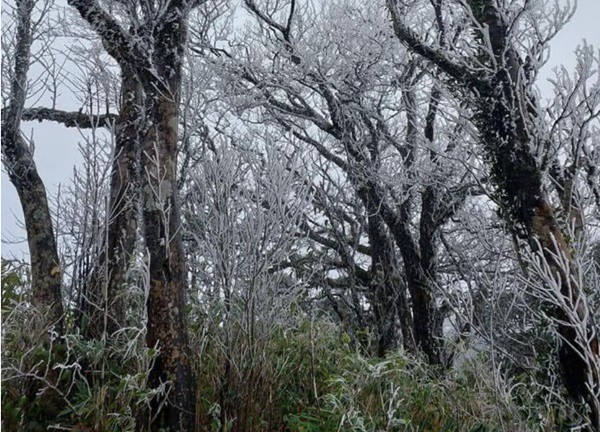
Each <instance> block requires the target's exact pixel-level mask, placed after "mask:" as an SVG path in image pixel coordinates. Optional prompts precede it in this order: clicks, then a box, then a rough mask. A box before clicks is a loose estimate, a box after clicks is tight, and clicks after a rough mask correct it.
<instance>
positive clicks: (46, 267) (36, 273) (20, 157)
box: [2, 0, 63, 334]
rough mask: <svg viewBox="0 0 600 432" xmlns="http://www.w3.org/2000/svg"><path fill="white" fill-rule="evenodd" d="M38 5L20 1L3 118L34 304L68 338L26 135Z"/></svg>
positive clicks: (52, 245)
mask: <svg viewBox="0 0 600 432" xmlns="http://www.w3.org/2000/svg"><path fill="white" fill-rule="evenodd" d="M34 5H35V1H34V0H17V2H16V9H17V20H18V22H17V33H16V47H15V54H14V59H15V65H14V75H13V80H12V82H11V89H10V91H11V93H10V105H9V107H8V108H7V109H6V110H5V112H3V114H5V115H3V116H2V153H3V155H4V165H5V167H6V170H7V172H8V176H9V178H10V181H11V183H12V184H13V185H14V186H15V188H16V189H17V193H18V194H19V199H20V202H21V207H22V208H23V215H24V217H25V227H26V230H27V242H28V245H29V255H30V260H31V276H32V290H33V298H32V302H33V304H34V305H35V306H36V307H38V308H39V309H40V310H43V311H45V312H47V313H48V320H49V322H50V323H52V324H53V325H54V329H55V330H56V331H57V332H58V333H59V334H60V333H62V317H63V306H62V297H61V291H60V290H61V268H60V260H59V258H58V251H57V247H56V238H55V237H54V229H53V227H52V217H51V215H50V209H49V206H48V199H47V197H46V189H45V187H44V183H43V182H42V179H41V178H40V176H39V174H38V171H37V168H36V165H35V162H34V160H33V152H32V149H31V148H30V147H29V146H28V145H27V143H26V142H25V140H24V138H23V137H22V135H21V129H20V128H21V113H22V112H23V108H24V105H25V99H26V94H27V74H28V71H29V60H30V49H31V43H32V30H31V12H32V10H33V7H34Z"/></svg>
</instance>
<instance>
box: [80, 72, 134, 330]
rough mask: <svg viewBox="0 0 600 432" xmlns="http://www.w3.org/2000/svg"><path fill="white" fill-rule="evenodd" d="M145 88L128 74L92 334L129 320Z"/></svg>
mask: <svg viewBox="0 0 600 432" xmlns="http://www.w3.org/2000/svg"><path fill="white" fill-rule="evenodd" d="M142 106H143V95H142V88H141V85H140V83H139V80H138V79H137V77H136V75H135V73H134V71H132V70H128V71H125V72H123V73H122V81H121V107H120V111H119V116H118V118H117V120H116V124H115V127H116V137H115V151H114V155H113V161H112V168H111V181H110V201H109V207H108V213H107V215H106V231H105V233H106V237H105V238H104V239H103V245H102V249H101V252H100V256H99V260H98V263H97V265H96V266H95V267H94V268H93V270H92V274H91V275H90V280H89V282H88V283H87V284H86V293H85V299H84V300H83V305H82V309H83V315H84V316H85V318H86V319H87V320H88V324H87V325H86V326H85V328H84V332H85V334H86V335H87V336H88V337H91V338H99V337H101V335H102V334H104V333H105V332H106V334H108V335H111V334H113V333H114V332H115V331H117V330H118V329H119V328H121V327H122V326H123V325H124V324H125V300H126V298H125V297H126V296H125V292H124V290H125V289H126V286H125V284H126V282H127V269H128V266H129V262H130V260H131V259H132V256H133V253H134V250H135V245H136V242H137V238H138V233H137V226H138V212H137V206H136V200H137V196H138V193H139V182H140V179H139V172H138V171H139V164H140V144H139V138H140V136H139V133H140V127H141V118H142V117H141V116H142Z"/></svg>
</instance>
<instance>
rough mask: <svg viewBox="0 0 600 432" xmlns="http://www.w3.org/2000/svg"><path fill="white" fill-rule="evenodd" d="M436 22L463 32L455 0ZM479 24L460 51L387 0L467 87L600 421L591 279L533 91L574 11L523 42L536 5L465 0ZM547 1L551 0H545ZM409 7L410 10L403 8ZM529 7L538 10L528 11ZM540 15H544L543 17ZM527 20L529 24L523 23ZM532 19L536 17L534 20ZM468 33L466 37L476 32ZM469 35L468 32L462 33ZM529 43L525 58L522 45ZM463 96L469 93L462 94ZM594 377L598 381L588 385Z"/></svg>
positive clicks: (410, 37) (514, 221)
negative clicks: (547, 182) (556, 202)
mask: <svg viewBox="0 0 600 432" xmlns="http://www.w3.org/2000/svg"><path fill="white" fill-rule="evenodd" d="M432 4H433V9H434V13H435V16H436V19H437V21H436V22H437V30H438V32H440V34H443V35H444V36H443V37H444V38H449V37H451V36H450V34H451V33H454V34H457V35H458V34H459V32H460V30H459V28H458V27H457V26H455V25H453V23H452V22H448V20H445V19H444V14H443V10H444V8H445V7H449V5H444V4H443V3H442V2H433V3H432ZM457 5H458V6H459V7H460V8H461V10H462V13H463V14H464V17H465V19H466V20H467V22H468V23H469V26H470V27H471V29H472V30H471V33H470V34H469V35H472V43H471V44H467V43H464V44H462V43H461V42H456V41H455V42H456V46H458V47H460V49H457V50H449V49H444V45H443V44H441V43H438V44H432V43H428V42H426V41H424V40H423V39H421V37H420V36H419V35H418V33H415V32H414V31H413V30H412V29H411V28H410V27H409V26H408V25H407V24H406V21H405V17H406V16H407V15H408V14H407V8H406V7H405V5H404V4H403V2H399V1H392V0H390V1H388V6H389V9H390V11H391V14H392V19H393V26H394V31H395V33H396V36H397V37H398V39H399V40H401V41H402V43H403V44H405V45H406V46H407V47H408V49H409V50H411V51H412V52H414V53H416V54H418V55H420V56H422V57H423V58H425V59H426V60H427V61H429V62H431V63H432V64H434V65H435V66H436V67H437V68H438V69H439V70H440V71H441V72H442V73H443V74H444V78H443V79H444V80H445V81H446V82H447V83H448V84H450V86H451V88H453V89H457V85H458V86H460V88H461V89H462V90H461V91H462V97H463V98H464V99H465V101H468V103H469V104H470V107H471V109H472V110H473V115H474V124H475V125H476V127H477V129H478V131H479V135H480V138H481V143H482V145H483V147H484V149H485V151H486V157H487V162H488V164H489V166H490V170H491V175H492V179H493V181H494V182H495V184H496V186H497V187H498V194H499V201H500V203H501V205H502V210H503V212H504V216H505V218H506V220H507V221H509V222H510V224H511V227H512V229H513V230H514V232H515V233H517V235H518V236H520V237H523V238H524V239H526V241H527V242H528V243H529V246H530V247H531V248H532V249H533V250H534V251H539V253H540V254H541V255H542V256H543V260H544V262H546V263H547V265H548V266H549V268H548V270H547V271H546V272H544V274H543V275H540V276H543V277H546V278H547V285H546V286H547V289H548V291H547V293H548V296H549V297H553V287H554V286H556V285H558V286H559V287H560V295H561V296H562V299H563V300H564V302H563V301H561V302H559V303H560V306H559V307H557V308H556V309H555V311H554V313H553V318H554V319H555V322H556V325H557V327H558V332H559V334H560V336H561V338H562V340H563V346H562V348H561V351H560V355H559V360H560V363H561V364H562V366H563V369H564V371H565V373H566V374H567V375H566V376H565V377H566V385H567V388H568V389H569V391H570V392H571V394H572V395H573V397H575V398H579V397H583V398H585V399H586V401H587V404H588V407H589V408H590V410H591V415H590V420H591V423H592V424H593V426H594V428H595V429H596V430H598V428H600V413H599V412H598V401H597V397H596V396H595V390H594V389H595V388H597V387H598V379H599V377H598V376H597V373H596V374H595V373H594V370H593V368H592V369H590V365H593V364H594V363H595V362H597V361H598V359H597V356H596V358H595V359H594V358H589V356H590V350H589V349H587V347H588V346H590V345H591V343H592V341H593V340H595V339H596V338H597V336H596V330H595V329H594V328H593V326H591V325H590V322H589V319H590V318H589V311H588V309H587V302H586V299H585V297H586V295H585V291H584V287H583V286H581V285H580V283H579V279H578V276H577V274H578V273H579V271H580V270H579V269H578V268H577V264H576V262H575V260H574V259H573V255H572V251H571V248H570V247H569V244H568V241H567V238H566V236H565V234H564V232H563V230H561V228H560V226H559V224H558V221H557V219H556V210H555V209H554V208H553V206H552V203H551V202H550V200H549V197H548V194H547V192H546V190H545V188H544V185H543V177H544V173H543V170H544V166H542V165H541V164H540V163H539V162H538V160H537V158H536V156H537V155H536V153H535V150H536V149H538V148H541V147H542V148H543V146H544V143H545V142H546V140H547V126H546V125H545V124H544V122H545V119H544V115H543V113H542V112H541V111H540V109H539V105H538V102H537V98H536V95H535V92H534V90H533V87H532V86H533V83H534V79H535V72H536V70H537V68H538V67H539V65H540V61H541V58H542V57H541V56H542V55H543V49H544V47H545V46H546V44H547V42H548V40H549V39H550V38H551V37H552V36H553V34H554V33H555V32H556V31H558V29H560V27H561V26H562V24H563V23H564V20H565V18H566V17H567V16H568V14H567V13H566V12H563V11H558V13H557V14H556V15H555V16H554V17H553V18H546V22H547V23H548V25H547V26H546V27H545V28H542V27H541V26H540V24H539V22H538V24H537V27H535V28H537V30H539V31H537V32H536V33H535V35H536V37H535V39H534V40H533V41H532V42H530V43H529V46H527V45H525V42H524V41H523V40H521V41H520V42H517V41H518V35H519V32H520V31H522V28H523V27H520V24H521V23H523V24H524V27H525V28H527V26H528V25H532V24H531V21H527V20H528V19H529V18H528V17H532V18H531V19H536V18H533V16H534V13H535V8H534V7H533V6H531V5H529V4H528V2H525V3H524V4H523V5H519V6H516V5H515V7H516V9H512V10H511V9H509V7H508V6H507V5H505V4H504V3H501V2H496V1H493V0H484V1H468V2H457ZM540 7H543V6H540ZM401 8H403V9H401ZM530 14H531V15H530ZM537 19H538V20H539V16H537ZM525 23H526V24H525ZM533 25H534V26H535V25H536V24H533ZM469 35H467V36H466V39H467V40H468V38H469ZM459 40H461V41H462V42H464V40H465V39H460V37H459ZM520 46H523V47H526V48H527V49H528V50H529V53H528V56H527V58H526V59H525V58H523V57H522V55H523V54H522V53H521V52H520V50H519V47H520ZM459 97H461V96H459ZM588 377H592V382H593V383H592V385H591V386H589V385H586V383H587V382H588Z"/></svg>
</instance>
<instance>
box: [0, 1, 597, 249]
mask: <svg viewBox="0 0 600 432" xmlns="http://www.w3.org/2000/svg"><path fill="white" fill-rule="evenodd" d="M559 3H563V4H564V3H566V1H565V0H559ZM578 4H579V6H578V10H577V12H576V14H575V16H574V17H573V19H572V20H571V22H570V23H569V24H567V26H566V27H565V28H564V30H563V31H562V32H561V33H559V34H558V35H557V37H556V38H555V39H554V41H553V42H552V44H551V55H550V60H549V62H548V64H546V66H545V68H544V70H543V73H542V76H541V78H542V81H543V80H545V79H546V78H547V77H548V76H549V75H550V71H551V70H552V68H554V67H556V66H558V65H560V64H564V65H565V66H566V67H567V69H572V67H573V65H574V63H575V56H574V54H573V52H574V50H575V48H576V46H577V45H578V44H580V43H581V41H582V40H583V39H586V40H587V41H588V43H590V44H593V45H594V46H595V48H596V49H600V24H598V19H599V17H600V0H580V1H579V2H578ZM539 84H540V87H541V89H542V91H544V92H548V91H549V90H550V86H549V85H544V83H543V82H540V83H539ZM546 96H549V95H548V94H546ZM58 108H61V109H74V107H64V106H60V107H58ZM23 129H24V131H25V133H26V135H27V136H33V139H34V142H35V161H36V164H37V167H38V170H39V173H40V176H41V177H42V179H43V181H44V183H45V185H46V189H47V191H48V194H49V196H56V194H57V193H58V190H59V185H61V184H62V185H63V187H64V185H66V184H67V183H68V182H69V181H70V178H71V177H72V175H73V168H74V167H75V166H76V165H77V164H79V163H80V162H81V157H80V155H79V153H78V150H77V143H78V141H81V135H80V134H79V132H78V131H77V130H73V129H66V128H64V127H63V126H61V125H58V124H54V123H50V122H45V123H38V122H25V123H23ZM1 182H2V188H1V189H2V197H1V200H2V215H1V221H0V224H1V227H2V248H1V253H2V256H3V257H6V258H9V257H17V258H22V257H24V256H26V254H27V243H26V239H25V232H24V230H23V229H22V228H21V227H20V223H19V222H18V221H22V219H23V217H22V212H21V206H20V204H19V201H18V197H17V193H16V191H15V189H14V187H13V186H12V184H11V183H10V181H9V180H8V177H7V175H6V174H5V172H4V170H3V171H2V180H1Z"/></svg>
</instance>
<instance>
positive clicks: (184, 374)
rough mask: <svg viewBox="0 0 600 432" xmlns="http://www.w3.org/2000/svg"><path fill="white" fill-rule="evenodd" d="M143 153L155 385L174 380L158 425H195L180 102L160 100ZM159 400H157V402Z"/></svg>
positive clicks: (176, 427)
mask: <svg viewBox="0 0 600 432" xmlns="http://www.w3.org/2000/svg"><path fill="white" fill-rule="evenodd" d="M152 118H153V119H154V124H153V125H152V126H150V130H149V131H148V136H147V138H146V140H145V144H146V145H145V149H144V155H143V156H142V168H143V174H142V198H143V219H144V231H145V238H146V247H147V248H148V252H149V254H150V292H149V296H148V333H147V336H146V340H147V343H148V346H150V347H154V346H157V347H158V348H160V355H159V357H158V359H157V362H156V364H155V366H154V368H153V370H152V373H151V377H150V381H151V384H152V385H158V384H159V383H160V382H165V381H170V382H171V386H170V391H169V395H168V398H169V404H168V405H167V406H166V407H164V408H163V409H162V410H161V411H160V414H159V417H158V419H157V420H156V422H155V423H154V429H155V430H159V429H160V428H161V427H163V428H165V427H167V426H168V427H170V428H171V429H170V430H173V431H188V430H193V427H194V408H195V403H194V391H193V388H192V385H191V384H192V383H193V382H194V381H193V379H192V367H191V353H190V348H189V345H188V338H187V327H186V324H185V305H186V300H185V295H186V280H187V278H186V271H185V265H184V254H183V246H182V242H181V219H180V215H179V203H178V200H177V189H176V186H175V185H176V180H177V177H176V170H177V123H178V106H177V103H176V102H175V101H172V100H165V99H164V98H163V99H162V100H158V101H157V103H156V106H155V107H154V110H153V112H152ZM156 402H157V403H158V402H159V401H156Z"/></svg>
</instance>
